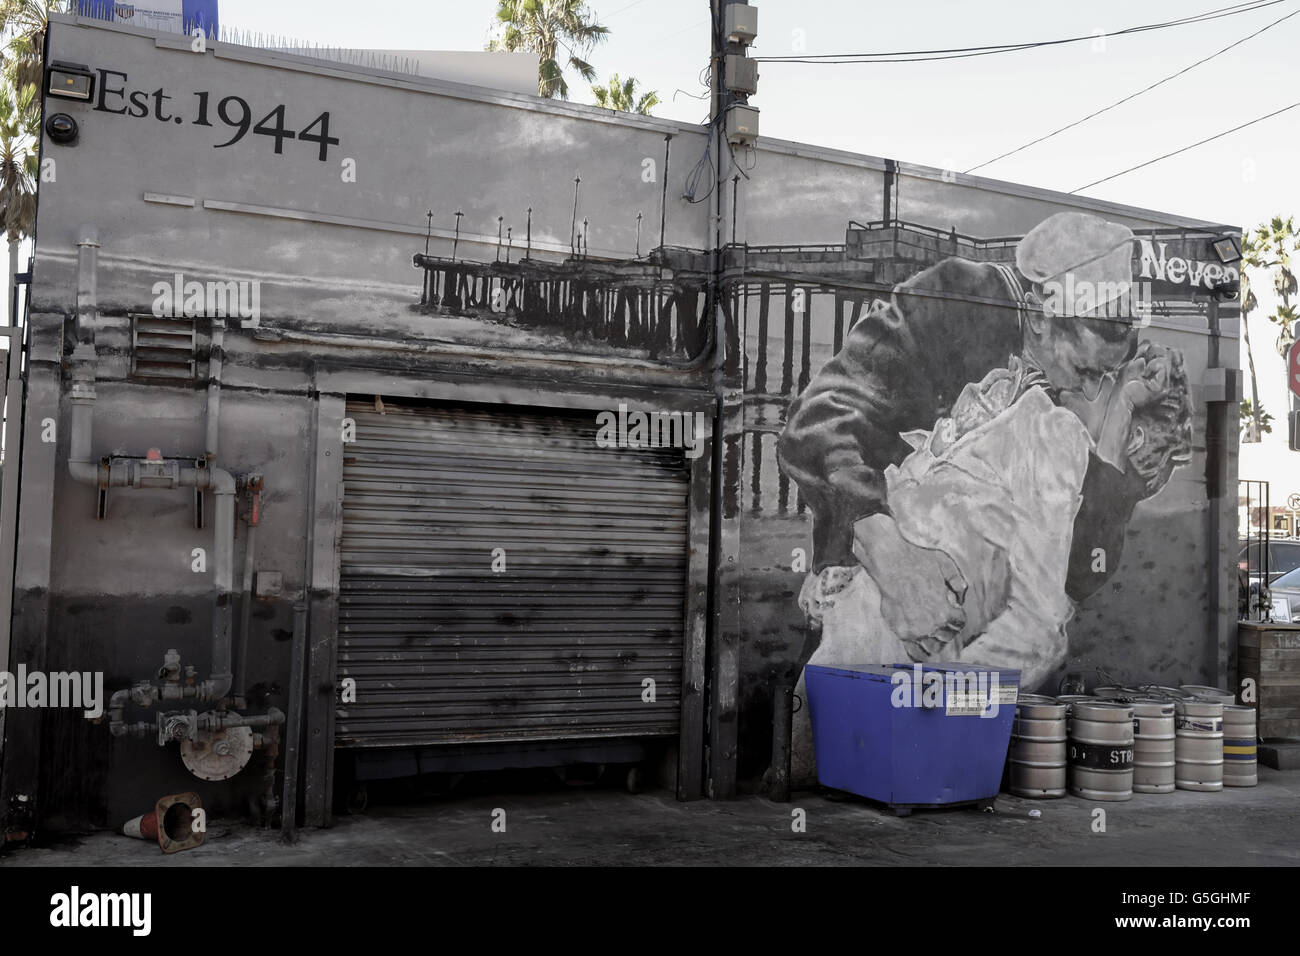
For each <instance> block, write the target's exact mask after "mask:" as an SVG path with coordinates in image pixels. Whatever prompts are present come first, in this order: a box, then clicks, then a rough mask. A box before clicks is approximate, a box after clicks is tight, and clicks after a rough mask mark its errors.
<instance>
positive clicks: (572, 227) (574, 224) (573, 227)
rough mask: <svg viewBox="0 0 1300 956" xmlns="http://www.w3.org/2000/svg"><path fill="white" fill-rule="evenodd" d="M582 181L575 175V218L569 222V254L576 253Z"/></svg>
mask: <svg viewBox="0 0 1300 956" xmlns="http://www.w3.org/2000/svg"><path fill="white" fill-rule="evenodd" d="M581 183H582V177H581V176H574V177H573V219H572V221H571V222H570V223H569V255H571V256H572V255H576V252H575V251H574V246H573V243H574V239H575V238H576V235H577V231H578V187H579V185H580V184H581Z"/></svg>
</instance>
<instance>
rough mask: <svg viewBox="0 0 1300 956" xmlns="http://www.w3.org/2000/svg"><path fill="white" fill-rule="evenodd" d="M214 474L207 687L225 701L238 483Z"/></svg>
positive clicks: (220, 473) (225, 475)
mask: <svg viewBox="0 0 1300 956" xmlns="http://www.w3.org/2000/svg"><path fill="white" fill-rule="evenodd" d="M207 471H209V472H210V473H211V476H212V481H213V488H212V495H213V500H214V502H215V504H216V507H215V508H214V509H213V524H214V527H213V529H212V565H213V584H214V586H215V590H216V600H215V605H214V607H213V609H212V670H211V671H210V672H209V675H208V681H207V683H208V684H210V685H211V687H212V689H211V693H212V695H213V696H214V697H215V698H217V699H220V698H223V697H225V696H226V695H227V694H228V693H230V685H231V683H232V682H233V681H234V674H233V673H232V672H231V669H230V618H231V606H230V602H231V599H232V595H231V590H232V587H233V584H234V551H235V479H234V478H233V477H231V475H230V473H229V472H227V471H223V470H222V469H220V468H209V469H207Z"/></svg>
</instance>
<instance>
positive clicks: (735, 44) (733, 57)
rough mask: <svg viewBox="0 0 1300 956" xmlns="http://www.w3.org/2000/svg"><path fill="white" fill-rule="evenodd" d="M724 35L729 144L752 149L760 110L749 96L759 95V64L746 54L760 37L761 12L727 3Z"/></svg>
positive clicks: (722, 73)
mask: <svg viewBox="0 0 1300 956" xmlns="http://www.w3.org/2000/svg"><path fill="white" fill-rule="evenodd" d="M722 36H723V39H724V41H725V48H724V50H723V51H722V56H721V57H719V60H720V62H719V64H718V66H719V68H720V69H719V73H720V77H719V78H720V80H721V82H720V83H719V87H720V89H721V91H722V92H723V94H724V96H723V103H724V104H725V106H724V108H723V114H724V115H725V117H726V121H725V123H724V131H725V132H726V135H727V142H728V143H729V144H730V145H732V146H752V145H753V144H754V141H755V140H756V139H757V138H758V109H757V108H756V107H753V106H750V105H749V97H750V96H751V95H752V94H754V93H756V92H758V64H757V63H755V62H754V61H753V60H751V59H750V58H749V57H748V56H746V55H745V54H746V53H747V52H748V50H749V47H750V45H751V44H752V43H753V42H754V40H755V38H757V36H758V11H757V10H756V9H754V8H753V7H751V6H750V5H749V4H748V3H728V4H726V6H724V7H723V8H722Z"/></svg>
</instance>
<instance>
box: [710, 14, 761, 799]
mask: <svg viewBox="0 0 1300 956" xmlns="http://www.w3.org/2000/svg"><path fill="white" fill-rule="evenodd" d="M709 23H710V36H711V39H710V55H709V76H710V81H709V83H710V91H709V92H710V99H709V145H708V147H707V148H708V149H709V150H716V162H715V165H714V181H713V182H712V183H711V184H710V187H711V188H710V190H709V225H708V229H709V234H708V245H709V254H710V267H711V268H710V279H709V300H710V305H711V313H710V319H711V320H712V322H713V326H712V329H711V331H710V333H708V334H709V336H710V337H711V340H712V345H713V349H712V352H713V355H712V358H713V366H712V371H713V388H714V399H715V406H714V418H713V433H712V436H711V449H710V451H711V455H710V459H711V463H712V475H711V479H712V481H711V485H712V487H711V489H710V492H711V493H710V502H709V511H710V534H709V567H710V569H711V585H712V587H711V594H710V602H709V628H708V631H709V634H708V644H709V649H708V654H707V655H706V657H707V662H708V665H707V666H708V676H707V682H706V694H705V700H704V703H705V705H706V706H707V715H708V721H707V724H708V761H707V766H706V767H705V768H704V770H705V773H706V775H707V776H706V780H707V783H706V791H707V793H708V795H709V796H710V797H713V798H714V799H728V798H730V797H734V796H735V795H736V773H737V732H736V731H737V723H738V717H739V714H738V698H739V684H740V638H741V632H740V585H741V581H740V576H741V575H740V567H741V555H740V527H739V518H738V515H735V514H732V515H724V513H723V512H724V510H725V502H726V487H725V481H726V479H725V477H724V476H725V475H726V473H727V471H728V468H727V462H728V460H729V456H731V458H730V460H732V461H733V462H734V463H738V458H737V457H735V456H738V455H739V452H740V439H741V436H742V433H743V430H744V422H743V416H742V407H741V397H742V382H741V368H740V361H739V359H740V356H739V354H738V353H739V343H740V342H741V341H743V340H744V328H743V324H744V316H743V315H742V314H741V310H740V308H739V302H740V297H739V296H733V290H732V288H731V285H730V283H729V282H727V281H725V280H726V277H727V275H728V266H729V265H731V264H732V263H731V261H730V260H732V259H737V260H739V261H740V262H741V264H742V269H741V270H740V271H741V272H742V274H743V251H741V249H740V248H739V247H731V248H728V247H726V246H725V238H726V229H725V223H726V220H727V216H728V214H729V213H730V212H731V210H729V209H728V206H729V205H732V204H734V203H735V202H736V201H738V198H739V195H740V194H739V191H736V192H735V193H732V194H731V195H729V192H730V191H729V190H728V189H727V182H728V180H729V179H730V177H731V173H732V167H733V166H737V164H736V163H735V161H734V159H733V158H732V147H733V146H751V145H752V144H753V142H754V140H755V139H756V138H757V135H758V111H757V110H755V109H754V108H753V107H751V106H749V105H748V96H749V94H750V93H753V92H754V91H755V89H756V82H757V72H756V71H755V70H754V68H753V67H754V63H753V61H752V60H750V59H748V57H746V56H745V51H746V49H747V48H748V46H749V44H750V43H751V42H752V41H753V40H754V37H755V36H756V35H757V26H758V13H757V10H756V9H755V8H754V7H753V6H751V5H749V4H748V3H743V2H734V0H709ZM739 168H740V167H739V166H737V169H739ZM733 218H738V219H739V220H740V221H741V223H742V229H741V232H740V236H741V237H743V236H744V235H745V231H744V229H743V218H744V217H743V216H740V217H735V216H734V214H733ZM740 241H742V242H743V239H742V240H740ZM728 297H730V298H731V301H732V302H734V303H737V307H736V308H735V309H734V314H732V315H731V322H730V323H728V309H727V301H728ZM729 325H730V328H729V327H728V326H729Z"/></svg>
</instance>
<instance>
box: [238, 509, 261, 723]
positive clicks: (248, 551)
mask: <svg viewBox="0 0 1300 956" xmlns="http://www.w3.org/2000/svg"><path fill="white" fill-rule="evenodd" d="M244 529H245V531H246V532H247V534H246V537H245V541H244V586H243V589H242V590H243V593H242V595H241V596H240V599H239V600H240V604H239V653H238V654H237V655H236V656H235V696H236V697H243V696H244V694H245V692H246V691H247V690H248V683H247V682H248V630H249V628H250V627H251V626H252V621H253V549H254V546H255V544H256V541H257V521H256V518H255V517H254V516H253V515H249V519H248V521H247V522H246V523H245V525H244Z"/></svg>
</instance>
